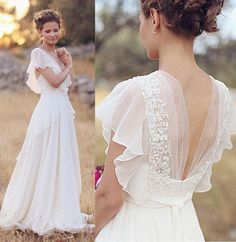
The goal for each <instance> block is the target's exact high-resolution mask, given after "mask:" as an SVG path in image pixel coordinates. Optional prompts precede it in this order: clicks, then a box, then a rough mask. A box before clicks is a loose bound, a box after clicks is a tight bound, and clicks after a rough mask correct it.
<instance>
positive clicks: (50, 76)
mask: <svg viewBox="0 0 236 242" xmlns="http://www.w3.org/2000/svg"><path fill="white" fill-rule="evenodd" d="M71 68H72V64H70V65H67V66H65V68H64V69H63V70H62V72H60V73H59V74H55V73H54V72H53V71H52V70H51V69H50V68H48V67H47V68H45V69H41V68H38V69H37V70H36V72H38V74H40V75H42V76H43V77H44V78H45V79H46V80H47V81H48V82H49V83H50V84H51V85H52V86H53V87H55V88H57V87H59V86H60V84H61V83H62V82H64V80H65V79H66V77H67V76H68V74H69V73H70V71H71Z"/></svg>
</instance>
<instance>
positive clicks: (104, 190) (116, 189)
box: [95, 132, 126, 235]
mask: <svg viewBox="0 0 236 242" xmlns="http://www.w3.org/2000/svg"><path fill="white" fill-rule="evenodd" d="M113 135H114V132H112V137H113ZM125 148H126V147H125V146H123V145H120V144H118V143H116V142H114V141H112V139H111V142H110V144H109V148H108V153H107V157H106V163H105V169H104V172H103V176H102V179H101V182H100V184H99V186H98V188H97V191H96V193H95V235H97V234H98V232H99V231H100V230H101V229H102V228H103V227H104V226H105V225H106V224H108V222H109V221H110V220H111V219H112V218H113V217H114V216H115V215H116V213H117V212H118V211H119V210H120V208H121V206H122V205H123V202H124V198H125V192H124V191H123V190H122V186H121V185H120V184H119V182H118V180H117V177H116V173H115V164H114V160H115V158H116V157H118V156H119V155H120V154H122V153H123V151H124V150H125Z"/></svg>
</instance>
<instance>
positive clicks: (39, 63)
mask: <svg viewBox="0 0 236 242" xmlns="http://www.w3.org/2000/svg"><path fill="white" fill-rule="evenodd" d="M42 51H43V50H40V48H36V49H34V50H33V51H32V52H31V61H30V64H29V66H28V68H27V70H26V72H27V73H29V77H28V80H27V81H26V84H27V85H28V86H29V88H30V89H31V90H32V91H33V92H35V93H37V94H40V93H42V90H41V87H40V85H39V83H38V80H37V79H38V78H37V77H36V74H35V70H36V69H37V68H41V69H44V68H46V67H49V68H51V69H53V68H54V65H53V63H52V61H51V60H50V59H49V57H47V56H46V55H45V54H44V53H43V52H42Z"/></svg>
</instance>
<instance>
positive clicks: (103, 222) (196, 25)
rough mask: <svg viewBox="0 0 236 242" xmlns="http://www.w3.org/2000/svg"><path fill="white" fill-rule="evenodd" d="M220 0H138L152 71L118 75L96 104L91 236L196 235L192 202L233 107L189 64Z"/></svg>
mask: <svg viewBox="0 0 236 242" xmlns="http://www.w3.org/2000/svg"><path fill="white" fill-rule="evenodd" d="M222 6H223V0H213V1H207V0H203V1H198V0H170V1H162V0H141V12H140V16H139V20H140V29H139V31H140V36H141V40H142V43H143V45H144V47H145V49H146V51H147V55H148V57H149V58H150V59H151V60H159V70H156V71H154V72H152V73H150V74H149V75H145V76H138V77H134V78H132V79H129V80H126V81H123V82H120V83H119V84H118V85H117V86H116V87H115V88H114V89H113V90H112V92H111V93H110V94H109V95H108V96H107V97H106V98H105V99H104V101H103V102H102V103H101V104H100V106H98V108H97V110H96V115H97V118H98V119H99V120H100V121H101V122H102V125H103V135H104V138H105V140H106V141H107V143H108V148H107V150H106V153H107V156H106V162H105V170H104V173H103V177H102V179H101V182H100V184H99V186H98V188H97V191H96V196H95V204H96V205H95V226H96V231H95V233H96V241H97V242H100V241H101V242H108V241H110V242H111V241H116V242H117V241H126V242H127V241H130V242H131V241H132V242H134V241H149V242H150V241H182V242H183V241H205V239H204V235H203V233H202V230H201V227H200V225H199V222H198V218H197V216H196V212H195V209H194V206H193V203H192V195H193V193H194V192H206V191H208V190H210V189H211V182H210V178H211V173H212V166H213V164H214V163H216V162H218V161H220V159H221V155H222V152H223V150H224V149H226V148H227V149H230V148H232V143H231V140H230V136H231V135H232V134H235V133H236V107H235V105H234V104H233V101H232V98H231V96H230V94H229V90H228V88H227V87H226V86H225V84H224V83H223V82H221V81H219V80H216V79H215V78H214V77H212V76H210V75H208V74H207V73H205V72H204V70H202V69H201V68H200V67H199V66H198V65H197V63H196V61H195V58H194V54H193V42H194V39H195V38H196V36H199V35H200V34H201V33H202V32H203V31H205V32H215V31H217V24H216V16H217V15H218V14H220V12H221V8H222Z"/></svg>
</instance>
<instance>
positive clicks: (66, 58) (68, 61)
mask: <svg viewBox="0 0 236 242" xmlns="http://www.w3.org/2000/svg"><path fill="white" fill-rule="evenodd" d="M57 55H58V57H59V58H60V59H61V61H62V62H63V64H64V65H65V66H70V67H72V58H71V55H70V52H69V51H68V50H67V49H66V48H65V47H62V48H58V49H57Z"/></svg>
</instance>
